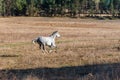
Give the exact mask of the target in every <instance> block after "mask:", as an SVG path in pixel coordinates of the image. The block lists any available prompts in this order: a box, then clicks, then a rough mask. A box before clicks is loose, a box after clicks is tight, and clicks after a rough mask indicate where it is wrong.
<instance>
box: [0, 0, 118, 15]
mask: <svg viewBox="0 0 120 80" xmlns="http://www.w3.org/2000/svg"><path fill="white" fill-rule="evenodd" d="M103 14H105V15H108V16H109V15H110V16H115V17H120V0H0V16H68V17H81V16H102V15H103ZM103 16H104V15H103Z"/></svg>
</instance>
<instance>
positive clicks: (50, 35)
mask: <svg viewBox="0 0 120 80" xmlns="http://www.w3.org/2000/svg"><path fill="white" fill-rule="evenodd" d="M57 32H58V31H54V32H53V33H52V34H51V35H50V36H52V35H54V34H55V33H57Z"/></svg>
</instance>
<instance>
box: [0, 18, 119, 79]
mask: <svg viewBox="0 0 120 80" xmlns="http://www.w3.org/2000/svg"><path fill="white" fill-rule="evenodd" d="M56 30H58V31H59V33H60V34H61V37H60V38H57V39H56V45H57V46H58V48H57V52H52V53H49V54H43V53H42V52H41V51H40V50H39V48H38V45H37V44H35V45H34V44H32V39H34V38H36V37H38V36H41V35H42V36H48V35H50V34H51V33H52V32H53V31H56ZM47 49H48V48H47ZM0 80H120V21H119V20H94V19H70V18H47V17H46V18H42V17H9V18H0Z"/></svg>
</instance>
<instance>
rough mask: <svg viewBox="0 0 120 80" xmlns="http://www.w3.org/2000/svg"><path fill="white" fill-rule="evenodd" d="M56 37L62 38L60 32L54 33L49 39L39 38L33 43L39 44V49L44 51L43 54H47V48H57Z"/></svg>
mask: <svg viewBox="0 0 120 80" xmlns="http://www.w3.org/2000/svg"><path fill="white" fill-rule="evenodd" d="M56 37H60V34H59V33H58V31H54V32H53V33H52V34H51V35H50V36H48V37H44V36H39V37H37V38H35V39H33V40H32V42H33V43H34V44H35V43H38V44H39V48H40V49H41V50H42V52H47V53H48V51H47V50H46V48H45V46H49V47H51V48H55V47H56V45H55V38H56Z"/></svg>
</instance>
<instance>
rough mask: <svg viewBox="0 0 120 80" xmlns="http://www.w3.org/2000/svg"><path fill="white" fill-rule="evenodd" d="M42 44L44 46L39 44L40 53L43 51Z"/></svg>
mask: <svg viewBox="0 0 120 80" xmlns="http://www.w3.org/2000/svg"><path fill="white" fill-rule="evenodd" d="M43 46H44V45H43V44H39V49H40V50H41V51H42V53H45V51H44V49H43Z"/></svg>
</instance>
